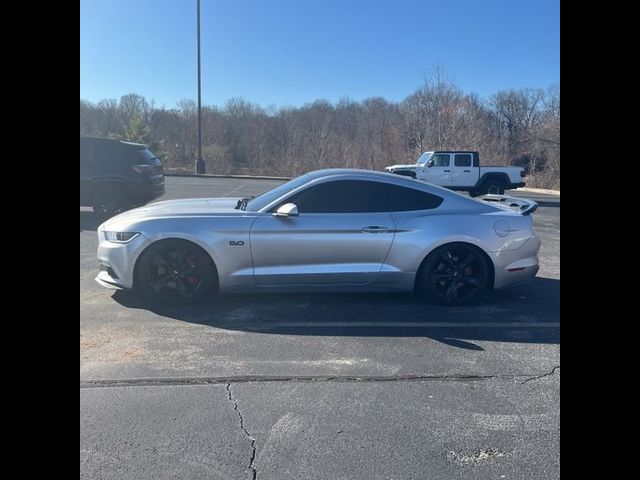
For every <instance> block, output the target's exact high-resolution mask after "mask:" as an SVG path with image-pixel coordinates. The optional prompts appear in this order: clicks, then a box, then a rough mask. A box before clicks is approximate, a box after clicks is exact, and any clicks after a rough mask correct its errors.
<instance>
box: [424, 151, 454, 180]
mask: <svg viewBox="0 0 640 480" xmlns="http://www.w3.org/2000/svg"><path fill="white" fill-rule="evenodd" d="M428 163H429V164H430V165H431V166H426V168H425V170H424V180H425V181H426V182H429V183H433V184H434V185H441V186H443V187H448V186H449V185H451V181H452V178H451V154H449V153H434V154H433V155H432V156H431V158H430V159H429V162H428Z"/></svg>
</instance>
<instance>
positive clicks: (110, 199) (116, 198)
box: [93, 186, 130, 216]
mask: <svg viewBox="0 0 640 480" xmlns="http://www.w3.org/2000/svg"><path fill="white" fill-rule="evenodd" d="M129 203H130V202H129V199H128V196H127V194H126V193H125V192H124V191H123V189H122V188H120V187H115V186H108V187H107V186H105V187H101V188H100V189H99V190H98V191H97V192H96V194H95V196H94V197H93V211H94V212H95V213H97V214H99V215H109V216H113V215H117V214H118V213H121V212H124V211H125V210H127V208H129V207H130V205H129Z"/></svg>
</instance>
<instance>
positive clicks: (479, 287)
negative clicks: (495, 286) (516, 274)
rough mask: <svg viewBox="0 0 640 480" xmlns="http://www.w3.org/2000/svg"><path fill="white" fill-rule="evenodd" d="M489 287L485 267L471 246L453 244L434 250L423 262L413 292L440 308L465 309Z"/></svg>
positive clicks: (483, 259)
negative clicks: (460, 307)
mask: <svg viewBox="0 0 640 480" xmlns="http://www.w3.org/2000/svg"><path fill="white" fill-rule="evenodd" d="M488 285H489V265H488V263H487V260H486V259H485V256H484V255H483V253H482V252H481V251H480V250H479V249H478V248H477V247H474V246H473V245H469V244H467V243H461V242H455V243H449V244H446V245H442V246H441V247H438V248H436V249H435V250H434V251H433V252H431V253H430V254H429V256H428V257H427V258H426V260H425V261H424V264H423V265H422V267H421V269H420V275H419V277H418V285H417V287H418V288H417V292H416V293H418V295H420V294H422V295H423V296H426V297H427V299H429V300H431V301H433V302H435V303H439V304H442V305H466V304H468V303H471V302H473V301H474V300H476V299H478V297H479V296H480V295H482V293H483V292H484V291H485V290H486V288H487V286H488Z"/></svg>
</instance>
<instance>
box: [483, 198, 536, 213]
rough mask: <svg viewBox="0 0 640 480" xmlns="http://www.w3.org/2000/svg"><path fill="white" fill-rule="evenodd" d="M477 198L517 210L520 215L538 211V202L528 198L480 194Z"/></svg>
mask: <svg viewBox="0 0 640 480" xmlns="http://www.w3.org/2000/svg"><path fill="white" fill-rule="evenodd" d="M476 200H482V201H483V202H487V203H491V204H493V205H494V206H496V207H501V208H504V209H506V210H515V211H516V212H518V213H520V215H530V214H532V213H533V212H535V211H536V209H537V208H538V204H537V203H536V202H534V201H533V200H529V199H528V198H516V197H508V196H506V195H493V194H489V195H480V196H479V197H476Z"/></svg>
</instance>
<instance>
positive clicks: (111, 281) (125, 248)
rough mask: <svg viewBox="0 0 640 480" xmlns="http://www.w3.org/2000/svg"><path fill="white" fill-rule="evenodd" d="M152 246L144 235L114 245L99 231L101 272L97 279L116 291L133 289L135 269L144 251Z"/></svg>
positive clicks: (101, 283) (102, 284) (104, 285)
mask: <svg viewBox="0 0 640 480" xmlns="http://www.w3.org/2000/svg"><path fill="white" fill-rule="evenodd" d="M150 244H151V242H149V240H147V239H146V238H145V237H144V236H143V235H138V236H137V237H136V238H134V239H133V240H131V241H130V242H129V243H114V242H110V241H108V240H106V239H105V237H104V233H103V232H102V231H98V262H99V264H100V272H99V273H98V276H97V277H96V278H95V280H96V282H98V283H99V284H100V285H101V286H103V287H105V288H110V289H115V290H125V289H126V290H128V289H131V288H133V283H134V268H135V265H136V261H137V260H138V257H139V256H140V254H141V253H142V251H143V250H144V249H145V248H146V247H147V246H149V245H150Z"/></svg>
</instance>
